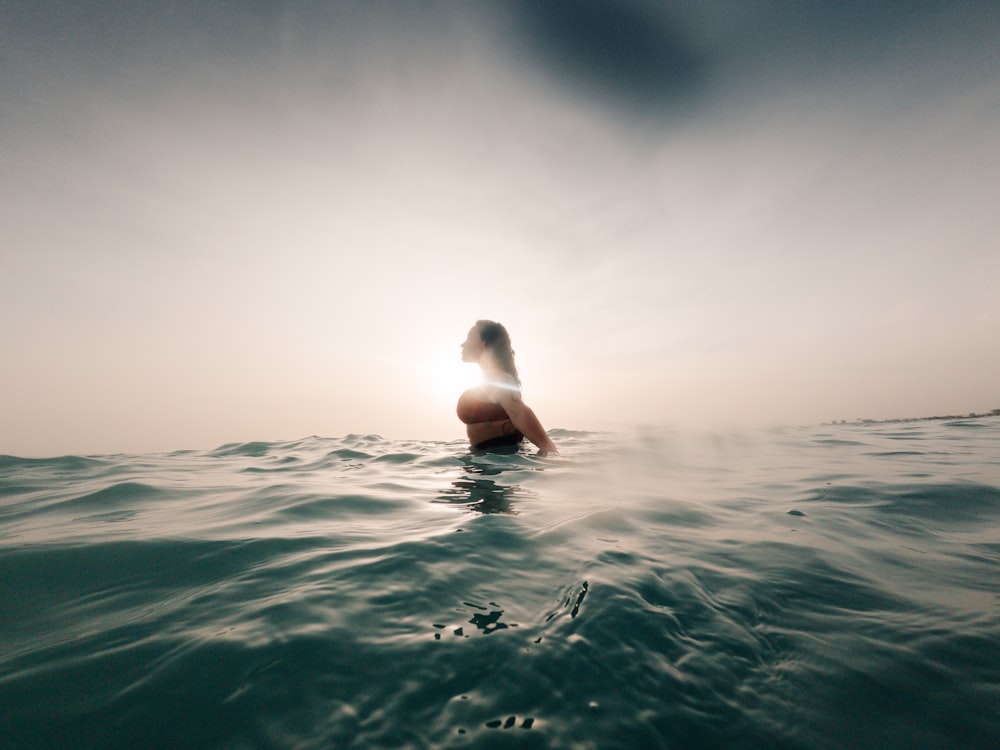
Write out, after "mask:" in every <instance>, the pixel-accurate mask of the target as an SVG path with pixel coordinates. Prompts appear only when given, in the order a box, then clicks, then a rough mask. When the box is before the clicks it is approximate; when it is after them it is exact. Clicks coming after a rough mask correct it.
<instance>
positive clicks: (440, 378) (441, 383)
mask: <svg viewBox="0 0 1000 750" xmlns="http://www.w3.org/2000/svg"><path fill="white" fill-rule="evenodd" d="M424 377H425V379H426V381H427V383H428V388H429V389H430V390H431V392H433V393H434V395H435V397H436V398H439V399H442V400H446V401H449V402H452V401H457V400H458V397H459V396H461V395H462V392H463V391H464V390H465V389H466V388H470V387H471V386H473V385H475V384H476V383H478V382H480V380H481V379H482V376H481V374H480V372H479V368H478V367H477V366H476V365H475V364H470V363H468V362H463V361H462V358H461V353H460V351H459V349H458V347H457V346H449V347H441V348H440V350H438V351H435V352H434V353H433V355H432V356H430V357H428V359H427V364H426V367H425V368H424Z"/></svg>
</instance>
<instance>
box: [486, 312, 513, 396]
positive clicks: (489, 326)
mask: <svg viewBox="0 0 1000 750" xmlns="http://www.w3.org/2000/svg"><path fill="white" fill-rule="evenodd" d="M476 328H477V329H479V339H480V340H481V341H482V342H483V344H485V345H486V348H487V349H489V350H490V351H491V352H492V353H493V356H494V357H495V358H496V361H497V364H498V365H500V369H501V370H503V371H504V372H505V373H507V374H508V375H510V376H511V377H512V378H514V380H515V381H516V382H517V384H518V385H521V379H520V378H519V377H518V376H517V365H515V364H514V350H513V349H511V347H510V334H509V333H507V329H506V328H504V327H503V326H502V325H500V324H499V323H496V322H494V321H492V320H477V321H476Z"/></svg>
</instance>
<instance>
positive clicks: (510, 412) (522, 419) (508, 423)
mask: <svg viewBox="0 0 1000 750" xmlns="http://www.w3.org/2000/svg"><path fill="white" fill-rule="evenodd" d="M462 361H463V362H475V363H477V364H478V365H479V367H480V369H481V370H482V371H483V383H482V385H477V386H476V387H474V388H470V389H469V390H467V391H466V392H465V393H463V394H462V397H461V398H460V399H459V400H458V418H459V419H461V420H462V421H463V422H465V424H466V425H467V429H466V431H467V432H468V435H469V442H470V443H472V447H473V448H474V449H476V450H484V449H486V448H496V447H499V446H503V445H520V443H521V441H522V440H523V439H524V438H525V437H527V438H528V440H530V441H531V442H533V443H534V444H535V445H537V446H538V455H539V456H546V455H548V454H549V453H558V452H559V451H557V450H556V446H555V445H554V444H553V442H552V441H551V440H550V439H549V436H548V435H546V434H545V428H544V427H542V423H541V422H539V421H538V417H536V416H535V412H533V411H532V410H531V409H530V408H529V407H528V406H527V405H526V404H525V403H524V401H522V400H521V381H520V379H519V378H518V377H517V367H515V365H514V351H513V350H512V349H511V348H510V336H509V335H508V333H507V329H506V328H504V327H503V326H502V325H500V324H499V323H494V322H493V321H492V320H478V321H476V324H475V325H474V326H472V328H471V329H470V330H469V335H468V336H467V337H466V339H465V343H464V344H462Z"/></svg>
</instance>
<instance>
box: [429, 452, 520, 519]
mask: <svg viewBox="0 0 1000 750" xmlns="http://www.w3.org/2000/svg"><path fill="white" fill-rule="evenodd" d="M462 470H463V471H464V472H465V473H466V474H467V475H468V476H467V477H463V478H461V479H456V480H455V481H453V482H452V483H451V486H450V487H447V488H446V489H443V490H442V491H441V494H440V495H438V500H437V502H442V503H447V504H449V505H457V506H461V507H463V508H465V509H467V510H473V511H476V512H477V513H512V514H513V513H516V512H517V511H516V510H514V507H513V506H514V503H513V499H514V497H515V496H516V495H517V494H519V491H520V488H519V487H518V486H517V485H505V484H501V483H500V482H499V481H497V480H496V479H490V478H488V477H487V476H486V475H497V474H500V473H502V472H503V469H501V468H496V467H488V466H476V465H474V464H473V465H465V466H463V467H462ZM477 474H478V475H479V476H476V475H477Z"/></svg>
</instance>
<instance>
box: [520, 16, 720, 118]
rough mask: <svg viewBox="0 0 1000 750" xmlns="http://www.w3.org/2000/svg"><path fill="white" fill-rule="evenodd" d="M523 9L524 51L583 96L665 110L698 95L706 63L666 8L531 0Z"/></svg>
mask: <svg viewBox="0 0 1000 750" xmlns="http://www.w3.org/2000/svg"><path fill="white" fill-rule="evenodd" d="M517 7H518V10H519V14H518V15H519V17H518V24H517V26H516V27H515V33H519V34H520V37H521V45H519V46H521V47H522V49H524V50H525V51H526V52H527V53H528V54H529V56H531V57H532V58H533V59H535V60H537V61H538V63H539V64H540V65H541V66H542V67H543V68H544V69H545V70H546V71H548V72H549V73H550V74H551V75H553V76H554V77H555V78H557V79H559V80H561V81H563V82H565V83H566V84H567V85H570V86H574V87H577V88H578V89H579V90H580V92H581V94H584V95H589V96H596V97H599V98H604V99H606V100H608V101H609V102H611V103H612V104H616V105H624V106H627V107H628V108H630V109H633V110H638V111H652V112H657V111H661V110H664V109H665V108H667V107H669V106H671V105H673V104H675V103H677V102H678V101H679V100H681V99H685V98H687V97H689V96H691V95H692V94H693V93H694V92H696V91H697V89H698V86H699V83H700V81H701V79H702V74H703V72H704V60H703V59H702V58H701V56H700V54H699V52H698V51H697V50H696V48H695V45H694V44H693V41H692V39H691V38H690V37H689V35H688V34H686V33H685V30H684V28H683V27H682V26H681V25H680V24H679V23H678V22H676V21H675V20H674V19H672V18H670V17H669V15H668V14H667V13H666V12H665V11H664V9H663V8H662V7H661V6H651V5H649V4H641V5H640V4H636V3H629V2H623V0H589V1H585V2H573V1H572V0H525V1H524V2H523V3H521V4H520V5H519V6H517Z"/></svg>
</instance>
